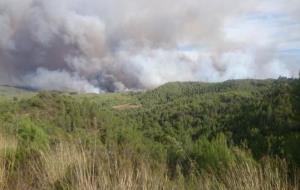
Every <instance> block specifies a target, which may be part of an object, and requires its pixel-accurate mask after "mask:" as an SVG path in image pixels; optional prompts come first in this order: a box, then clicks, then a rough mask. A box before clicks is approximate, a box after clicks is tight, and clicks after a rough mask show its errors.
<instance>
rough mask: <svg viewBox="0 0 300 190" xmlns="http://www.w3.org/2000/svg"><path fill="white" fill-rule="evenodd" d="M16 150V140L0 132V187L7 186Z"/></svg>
mask: <svg viewBox="0 0 300 190" xmlns="http://www.w3.org/2000/svg"><path fill="white" fill-rule="evenodd" d="M16 150H17V140H16V139H15V138H13V137H7V136H4V135H1V134H0V189H5V188H7V186H8V183H9V178H10V176H11V175H12V173H13V168H14V164H15V158H16Z"/></svg>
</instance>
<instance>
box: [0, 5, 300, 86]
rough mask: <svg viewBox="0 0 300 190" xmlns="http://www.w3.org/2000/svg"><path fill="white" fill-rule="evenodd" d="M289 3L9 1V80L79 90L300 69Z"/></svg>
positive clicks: (296, 20)
mask: <svg viewBox="0 0 300 190" xmlns="http://www.w3.org/2000/svg"><path fill="white" fill-rule="evenodd" d="M299 12H300V5H299V1H297V0H291V1H289V3H287V1H282V0H265V1H258V0H248V1H240V0H224V1H219V0H209V1H208V0H164V1H161V0H151V1H148V0H129V1H128V0H51V1H49V0H0V35H1V37H0V84H1V83H2V84H11V85H22V86H28V87H32V88H37V89H46V90H70V91H79V92H105V91H124V90H133V89H148V88H153V87H156V86H158V85H161V84H163V83H166V82H169V81H223V80H227V79H239V78H276V77H278V76H280V75H281V76H287V77H293V76H296V75H297V73H298V71H297V70H299V68H300V66H299V64H298V63H297V62H296V61H297V60H300V58H299V57H300V34H299V31H300V30H299V29H300V15H299Z"/></svg>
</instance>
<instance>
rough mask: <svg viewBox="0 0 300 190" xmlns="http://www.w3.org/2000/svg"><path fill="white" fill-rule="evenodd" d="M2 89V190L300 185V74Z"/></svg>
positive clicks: (217, 187)
mask: <svg viewBox="0 0 300 190" xmlns="http://www.w3.org/2000/svg"><path fill="white" fill-rule="evenodd" d="M0 91H1V98H0V100H1V101H0V137H1V139H0V189H230V190H231V189H245V190H246V189H247V190H248V189H249V190H250V189H251V190H252V189H262V190H271V189H275V190H276V189H278V190H279V189H280V190H282V189H298V188H299V183H300V181H299V177H300V174H299V172H298V171H299V168H300V151H299V148H298V146H299V145H300V81H299V80H296V79H286V78H279V79H278V80H235V81H226V82H224V83H197V82H185V83H178V82H175V83H169V84H166V85H163V86H161V87H159V88H157V89H154V90H151V91H147V92H128V93H107V94H99V95H97V94H77V93H65V92H64V93H63V92H32V91H26V90H20V89H16V88H11V87H0ZM12 97H15V98H12Z"/></svg>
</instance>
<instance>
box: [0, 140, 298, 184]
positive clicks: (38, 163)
mask: <svg viewBox="0 0 300 190" xmlns="http://www.w3.org/2000/svg"><path fill="white" fill-rule="evenodd" d="M16 149H17V143H16V141H15V140H7V139H5V138H3V137H2V138H1V139H0V150H2V151H1V157H0V158H1V159H0V189H8V190H10V189H19V190H27V189H31V190H32V189H33V190H34V189H36V190H43V189H45V190H48V189H70V190H72V189H75V190H82V189H84V190H98V189H101V190H102V189H103V190H106V189H109V190H110V189H117V190H129V189H130V190H146V189H151V190H161V189H162V190H164V189H166V190H167V189H170V190H171V189H172V190H173V189H174V190H177V189H178V190H181V189H200V190H201V189H203V190H214V189H215V190H297V189H299V178H298V179H297V178H296V177H295V176H292V175H290V174H289V171H288V169H287V168H288V167H287V164H286V162H285V161H282V160H265V161H264V162H263V164H261V165H259V164H257V165H254V164H249V163H239V164H237V165H236V166H235V167H233V168H231V169H228V170H227V171H226V172H225V173H224V174H222V175H221V176H220V175H216V174H215V173H213V172H205V173H204V172H203V173H201V174H200V175H196V172H191V175H190V176H189V178H188V180H187V179H185V178H184V177H183V176H182V175H181V174H180V172H179V173H178V175H177V177H176V178H175V179H173V180H171V179H170V178H169V177H168V170H167V167H166V165H164V164H161V165H160V164H158V163H155V164H154V163H153V162H150V160H148V159H147V158H139V157H138V156H136V155H133V154H132V153H130V154H128V151H126V150H122V151H119V150H118V151H109V150H107V149H105V148H100V147H95V148H94V149H84V148H82V147H81V146H76V145H74V144H72V143H61V144H58V145H57V146H55V147H54V148H52V149H51V150H49V151H44V152H40V153H39V156H35V157H32V159H29V160H27V161H26V163H23V164H24V165H23V166H18V167H15V169H14V170H12V168H8V167H7V159H8V158H7V157H5V156H4V157H3V155H5V152H7V151H5V150H16ZM3 150H4V151H3ZM3 153H4V154H3ZM10 159H12V158H11V157H10ZM11 163H12V162H11ZM11 172H14V174H12V173H11ZM295 175H296V174H295ZM298 176H299V175H298ZM293 177H294V180H291V179H292V178H293ZM9 178H11V179H9ZM291 182H292V183H291ZM8 183H10V184H8Z"/></svg>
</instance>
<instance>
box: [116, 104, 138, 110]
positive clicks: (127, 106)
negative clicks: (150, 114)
mask: <svg viewBox="0 0 300 190" xmlns="http://www.w3.org/2000/svg"><path fill="white" fill-rule="evenodd" d="M141 107H142V105H137V104H122V105H117V106H113V109H116V110H129V109H138V108H141Z"/></svg>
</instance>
